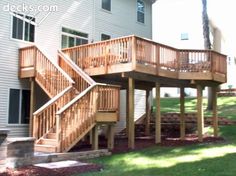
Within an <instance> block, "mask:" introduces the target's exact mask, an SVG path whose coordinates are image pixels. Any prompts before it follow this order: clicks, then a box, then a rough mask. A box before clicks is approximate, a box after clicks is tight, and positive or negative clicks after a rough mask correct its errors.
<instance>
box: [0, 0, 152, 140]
mask: <svg viewBox="0 0 236 176" xmlns="http://www.w3.org/2000/svg"><path fill="white" fill-rule="evenodd" d="M140 4H141V5H143V6H144V9H145V11H143V12H141V11H140V12H138V7H137V6H138V5H140ZM151 6H152V2H151V1H150V0H138V1H137V0H131V1H125V0H105V1H104V0H86V1H85V0H66V1H57V2H55V1H45V0H40V1H29V0H21V1H17V2H16V1H11V0H3V1H1V2H0V7H1V8H2V9H3V10H1V12H0V18H1V27H0V28H1V31H0V36H1V42H0V45H1V62H2V64H1V65H2V66H1V69H0V70H1V71H0V75H1V76H0V80H1V85H0V90H1V103H0V104H1V105H0V109H1V113H0V128H7V129H10V131H11V133H10V136H28V135H29V128H28V127H29V126H28V123H29V100H30V92H29V91H30V84H29V81H28V80H24V79H19V76H18V71H19V57H18V49H19V48H21V47H24V46H29V45H36V46H38V47H40V49H41V50H42V51H43V52H44V53H45V54H46V55H48V56H49V57H50V58H52V59H57V50H58V49H61V48H66V47H72V46H75V45H80V44H86V43H91V42H96V41H101V40H106V39H110V38H116V37H121V36H126V35H131V34H135V35H138V36H141V37H145V38H149V39H151V38H152V28H151V12H152V9H151ZM24 8H25V9H24ZM31 8H34V9H33V10H34V11H31ZM37 8H39V9H37ZM14 10H15V11H14ZM137 13H138V14H139V16H138V17H137ZM138 18H140V19H138ZM140 92H141V93H140ZM36 94H37V97H39V98H36V101H37V102H36V108H35V110H36V109H38V108H39V107H41V106H42V105H43V104H44V103H45V102H46V101H47V100H48V97H47V96H46V94H45V93H44V91H43V90H42V89H41V88H40V87H39V86H38V85H36ZM137 94H141V95H142V96H140V97H137V101H139V105H137V106H139V107H142V102H143V101H141V100H142V99H143V98H142V97H145V94H143V92H142V91H138V90H137ZM121 96H122V94H121ZM122 105H123V103H122ZM121 108H123V109H122V110H121V112H120V114H121V116H122V117H123V118H125V113H124V111H125V110H124V109H125V108H124V107H123V106H121ZM138 109H140V112H136V117H138V116H140V115H142V113H143V111H144V110H143V109H142V108H138ZM122 117H121V118H122ZM120 123H122V121H120Z"/></svg>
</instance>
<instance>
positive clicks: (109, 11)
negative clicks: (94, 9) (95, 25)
mask: <svg viewBox="0 0 236 176" xmlns="http://www.w3.org/2000/svg"><path fill="white" fill-rule="evenodd" d="M102 1H103V0H101V9H102V10H104V11H105V12H108V13H111V11H112V0H109V1H110V10H107V9H104V8H102Z"/></svg>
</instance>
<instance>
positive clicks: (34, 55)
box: [33, 46, 37, 76]
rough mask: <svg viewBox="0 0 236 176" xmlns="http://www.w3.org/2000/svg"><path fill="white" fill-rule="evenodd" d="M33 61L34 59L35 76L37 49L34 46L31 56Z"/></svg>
mask: <svg viewBox="0 0 236 176" xmlns="http://www.w3.org/2000/svg"><path fill="white" fill-rule="evenodd" d="M33 59H34V76H36V68H37V65H36V64H37V62H36V61H37V47H36V46H34V54H33Z"/></svg>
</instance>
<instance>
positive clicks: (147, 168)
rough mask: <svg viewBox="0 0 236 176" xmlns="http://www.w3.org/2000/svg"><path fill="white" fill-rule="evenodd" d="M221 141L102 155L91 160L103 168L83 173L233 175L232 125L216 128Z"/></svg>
mask: <svg viewBox="0 0 236 176" xmlns="http://www.w3.org/2000/svg"><path fill="white" fill-rule="evenodd" d="M220 134H221V136H223V137H225V138H226V140H227V142H225V143H217V144H215V143H212V144H195V145H190V146H183V147H167V148H166V147H160V146H154V147H150V148H147V149H143V150H140V151H134V152H129V153H125V154H116V155H112V156H109V157H102V158H98V159H95V160H92V162H95V163H99V164H102V165H104V170H103V171H101V172H96V173H87V174H85V176H90V175H96V176H97V175H98V176H99V175H102V176H116V175H117V176H118V175H124V176H126V175H129V176H132V175H133V176H139V175H140V176H149V175H150V176H153V175H154V176H155V175H157V176H184V175H188V176H199V175H200V176H235V173H236V167H235V161H236V139H235V136H236V126H223V127H220Z"/></svg>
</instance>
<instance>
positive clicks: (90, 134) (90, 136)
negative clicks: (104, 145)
mask: <svg viewBox="0 0 236 176" xmlns="http://www.w3.org/2000/svg"><path fill="white" fill-rule="evenodd" d="M89 144H90V145H92V144H93V130H90V131H89Z"/></svg>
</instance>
